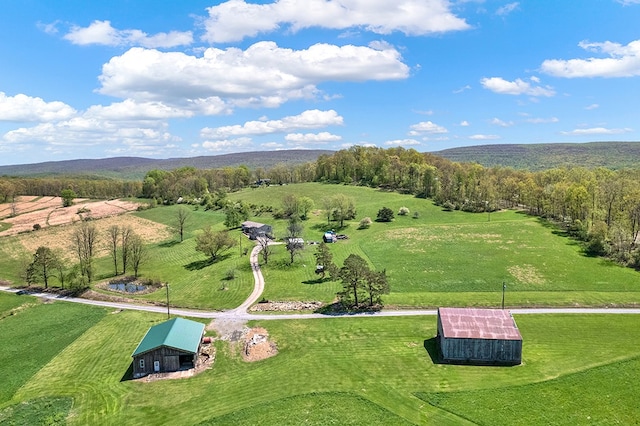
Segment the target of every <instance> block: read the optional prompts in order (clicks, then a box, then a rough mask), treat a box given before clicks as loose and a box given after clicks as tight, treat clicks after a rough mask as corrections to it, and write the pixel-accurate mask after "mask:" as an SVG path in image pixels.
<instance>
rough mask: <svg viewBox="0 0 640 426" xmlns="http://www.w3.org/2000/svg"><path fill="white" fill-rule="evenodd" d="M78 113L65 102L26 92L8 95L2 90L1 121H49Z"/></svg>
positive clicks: (0, 99) (66, 117)
mask: <svg viewBox="0 0 640 426" xmlns="http://www.w3.org/2000/svg"><path fill="white" fill-rule="evenodd" d="M74 115H76V110H75V109H73V108H71V107H70V106H69V105H67V104H65V103H64V102H59V101H53V102H45V101H44V100H43V99H42V98H34V97H31V96H27V95H24V94H17V95H15V96H7V95H6V93H4V92H0V121H31V122H47V121H58V120H66V119H68V118H71V117H73V116H74Z"/></svg>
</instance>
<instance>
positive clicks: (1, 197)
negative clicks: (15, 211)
mask: <svg viewBox="0 0 640 426" xmlns="http://www.w3.org/2000/svg"><path fill="white" fill-rule="evenodd" d="M65 190H72V191H73V192H74V193H75V194H76V195H77V196H78V197H83V198H102V199H109V198H123V197H137V196H139V195H140V194H141V193H142V183H140V182H138V181H128V180H116V179H83V178H66V177H65V178H61V177H51V178H16V177H0V202H5V203H6V202H12V201H14V199H15V197H16V196H18V195H33V196H51V197H53V196H59V195H61V194H62V192H63V191H65Z"/></svg>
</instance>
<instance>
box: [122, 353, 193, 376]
mask: <svg viewBox="0 0 640 426" xmlns="http://www.w3.org/2000/svg"><path fill="white" fill-rule="evenodd" d="M180 355H187V356H189V358H190V359H191V360H193V363H194V365H195V360H196V358H195V357H196V355H195V354H192V353H189V352H183V351H179V350H177V349H173V348H168V347H166V346H161V347H159V348H156V349H154V350H152V351H149V352H145V353H143V354H140V355H136V356H135V357H134V358H133V377H142V376H146V375H147V374H151V373H154V370H153V363H154V362H155V361H160V371H159V372H160V373H166V372H170V371H177V370H179V369H180ZM141 359H142V360H144V368H141V367H140V360H141Z"/></svg>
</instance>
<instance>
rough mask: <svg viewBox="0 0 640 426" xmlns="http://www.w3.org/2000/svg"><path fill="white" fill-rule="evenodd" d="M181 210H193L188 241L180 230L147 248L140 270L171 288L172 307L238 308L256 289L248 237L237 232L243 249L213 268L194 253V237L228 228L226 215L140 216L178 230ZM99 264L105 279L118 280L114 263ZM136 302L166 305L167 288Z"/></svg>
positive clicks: (157, 212)
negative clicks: (208, 228) (184, 212)
mask: <svg viewBox="0 0 640 426" xmlns="http://www.w3.org/2000/svg"><path fill="white" fill-rule="evenodd" d="M181 207H182V208H186V209H187V210H188V211H189V217H188V219H187V221H186V222H185V229H184V231H185V233H184V241H182V242H180V241H179V236H178V234H177V231H176V234H175V235H174V236H173V238H170V239H169V240H167V241H164V242H161V243H157V244H151V245H149V246H147V251H148V258H147V260H146V261H145V262H144V264H143V265H142V267H141V276H142V277H143V278H152V279H154V280H158V281H161V282H163V283H169V299H170V303H171V305H172V306H178V307H191V308H199V309H206V310H222V309H231V308H235V307H237V306H238V305H240V304H241V303H242V302H243V301H244V300H245V299H246V298H247V297H248V296H249V294H251V291H252V290H253V285H254V280H253V273H252V272H251V265H250V264H249V256H248V254H247V255H245V254H243V251H244V249H249V251H250V249H251V248H252V247H253V244H251V243H249V242H248V240H247V239H246V238H244V237H242V238H240V232H239V231H236V232H235V233H234V234H233V235H234V237H237V238H238V240H237V244H238V245H237V246H236V247H235V248H233V249H231V250H229V251H228V252H226V253H224V255H223V256H221V258H220V259H218V261H216V262H213V263H211V262H210V261H209V259H208V257H207V256H205V255H204V254H202V253H200V252H197V251H196V249H195V247H196V242H195V235H197V233H198V232H200V230H201V229H202V228H204V227H206V226H211V228H212V229H214V230H222V229H224V226H223V224H222V222H223V221H224V215H222V214H221V213H220V212H211V211H204V210H200V209H199V210H195V209H194V207H193V206H170V207H157V208H154V209H150V210H145V211H142V212H137V213H135V214H136V216H140V217H142V218H144V219H149V220H152V221H154V222H158V223H162V224H164V225H168V226H172V227H174V226H177V224H176V214H177V211H178V209H179V208H181ZM241 244H242V246H241ZM98 265H99V268H100V270H101V271H103V272H104V273H103V275H102V277H101V278H103V279H108V278H109V277H110V276H112V275H113V261H112V260H111V259H110V258H103V259H100V261H99V263H98ZM230 273H232V275H233V278H231V279H229V278H228V275H229V274H230ZM133 297H134V298H139V299H142V300H149V301H154V302H159V303H166V297H167V295H166V292H165V288H161V289H159V290H158V291H155V292H153V293H150V294H146V295H142V296H135V295H134V296H133Z"/></svg>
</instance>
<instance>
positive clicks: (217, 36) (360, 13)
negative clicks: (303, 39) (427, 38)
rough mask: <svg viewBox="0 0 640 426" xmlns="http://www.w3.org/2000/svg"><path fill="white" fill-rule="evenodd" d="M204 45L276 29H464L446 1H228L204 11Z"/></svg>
mask: <svg viewBox="0 0 640 426" xmlns="http://www.w3.org/2000/svg"><path fill="white" fill-rule="evenodd" d="M207 11H208V13H209V17H208V18H207V19H206V20H205V30H206V33H205V34H204V35H203V37H202V38H203V40H205V41H208V42H210V43H226V42H232V41H240V40H242V39H243V38H245V37H255V36H257V35H258V34H261V33H269V32H273V31H276V30H279V29H285V30H289V31H292V32H296V31H299V30H301V29H304V28H312V27H319V28H329V29H336V30H348V29H353V28H358V29H364V30H367V31H371V32H374V33H378V34H389V33H392V32H394V31H399V32H403V33H405V34H407V35H425V34H433V33H444V32H448V31H459V30H465V29H468V28H470V26H469V25H468V24H467V23H466V22H465V20H464V19H462V18H459V17H457V16H455V15H454V14H453V12H452V11H451V10H450V3H449V1H447V0H395V1H389V0H305V1H298V0H276V1H275V2H273V3H264V4H253V3H247V2H245V1H244V0H229V1H226V2H223V3H221V4H219V5H217V6H212V7H210V8H208V9H207Z"/></svg>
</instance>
